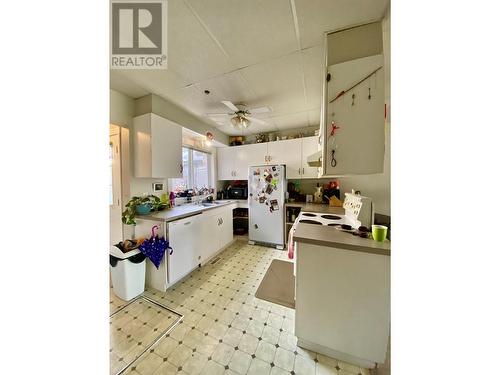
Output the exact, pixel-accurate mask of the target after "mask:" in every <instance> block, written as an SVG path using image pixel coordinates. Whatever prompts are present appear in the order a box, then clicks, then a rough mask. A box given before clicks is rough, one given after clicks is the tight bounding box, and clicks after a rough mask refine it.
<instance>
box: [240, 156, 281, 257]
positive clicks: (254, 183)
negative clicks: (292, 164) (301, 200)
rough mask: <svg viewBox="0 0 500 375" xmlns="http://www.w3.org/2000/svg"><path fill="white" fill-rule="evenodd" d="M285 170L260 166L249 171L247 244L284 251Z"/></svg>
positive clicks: (274, 166)
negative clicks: (261, 245)
mask: <svg viewBox="0 0 500 375" xmlns="http://www.w3.org/2000/svg"><path fill="white" fill-rule="evenodd" d="M285 191H286V180H285V166H284V165H263V166H256V167H250V168H249V169H248V242H249V243H250V244H255V243H257V242H258V243H263V244H266V245H273V246H276V248H277V249H283V247H284V244H285V236H284V221H283V218H284V215H285V208H284V204H285Z"/></svg>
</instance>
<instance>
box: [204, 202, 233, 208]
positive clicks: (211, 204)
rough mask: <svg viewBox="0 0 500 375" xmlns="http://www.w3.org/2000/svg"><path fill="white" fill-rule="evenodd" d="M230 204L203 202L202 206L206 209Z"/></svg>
mask: <svg viewBox="0 0 500 375" xmlns="http://www.w3.org/2000/svg"><path fill="white" fill-rule="evenodd" d="M224 203H228V202H227V201H213V202H203V203H202V204H201V205H202V206H204V207H213V206H218V205H220V204H224Z"/></svg>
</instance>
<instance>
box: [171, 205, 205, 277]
mask: <svg viewBox="0 0 500 375" xmlns="http://www.w3.org/2000/svg"><path fill="white" fill-rule="evenodd" d="M201 225H202V220H201V214H197V215H194V216H189V217H186V218H184V219H179V220H175V221H170V222H168V223H167V230H168V240H169V242H170V247H171V248H172V249H173V252H172V255H170V252H167V253H166V254H167V267H168V274H167V275H168V284H169V285H172V284H173V283H175V282H177V281H178V280H180V279H181V278H183V277H184V276H186V275H187V274H188V273H190V272H191V271H192V270H194V269H195V268H196V267H198V265H199V264H200V263H201V246H202V244H201V236H200V233H201Z"/></svg>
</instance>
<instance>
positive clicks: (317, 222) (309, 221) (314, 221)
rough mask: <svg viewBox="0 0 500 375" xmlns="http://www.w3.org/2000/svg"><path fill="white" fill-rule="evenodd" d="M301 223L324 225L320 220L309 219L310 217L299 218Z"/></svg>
mask: <svg viewBox="0 0 500 375" xmlns="http://www.w3.org/2000/svg"><path fill="white" fill-rule="evenodd" d="M299 223H304V224H317V225H322V224H321V223H320V222H319V221H316V220H308V219H304V220H299Z"/></svg>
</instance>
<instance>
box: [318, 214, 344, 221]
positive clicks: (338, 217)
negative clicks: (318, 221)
mask: <svg viewBox="0 0 500 375" xmlns="http://www.w3.org/2000/svg"><path fill="white" fill-rule="evenodd" d="M321 217H322V218H323V219H328V220H342V218H341V217H340V216H336V215H321Z"/></svg>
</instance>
